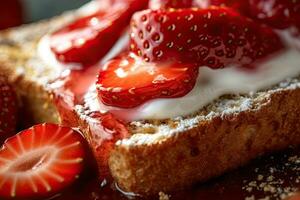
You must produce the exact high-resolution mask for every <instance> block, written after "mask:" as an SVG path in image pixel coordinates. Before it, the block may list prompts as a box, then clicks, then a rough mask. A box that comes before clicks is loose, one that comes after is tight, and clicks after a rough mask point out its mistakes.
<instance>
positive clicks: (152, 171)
mask: <svg viewBox="0 0 300 200" xmlns="http://www.w3.org/2000/svg"><path fill="white" fill-rule="evenodd" d="M299 99H300V89H293V90H284V91H280V92H275V93H273V94H272V95H271V96H270V97H269V98H268V99H265V102H262V103H264V105H263V106H261V107H260V108H259V109H255V110H248V111H243V112H240V113H238V114H228V115H226V116H223V117H220V116H219V117H214V118H213V119H212V120H209V121H201V122H199V124H198V125H197V126H196V127H194V128H192V129H190V130H187V131H185V132H180V133H177V134H176V135H174V136H173V137H170V138H167V139H165V140H163V141H160V142H157V143H154V144H150V145H132V146H124V145H117V146H116V148H115V149H114V150H113V152H112V153H111V156H110V159H109V166H110V170H111V173H112V175H113V177H114V178H115V180H116V181H117V183H118V184H119V186H120V187H121V188H122V189H124V190H125V191H132V192H135V193H138V194H144V195H145V194H146V195H148V194H155V193H158V192H159V191H172V190H176V189H179V188H184V187H186V186H189V185H191V184H193V183H195V182H198V181H205V180H208V179H210V178H212V177H215V176H218V175H220V174H222V173H224V172H226V171H228V170H231V169H234V168H237V167H239V166H242V165H244V164H246V163H247V162H249V161H250V160H251V159H253V158H256V157H257V156H259V155H262V154H266V153H268V152H270V151H276V150H280V149H283V148H286V147H288V146H290V145H299V144H300V137H299V136H300V119H299V116H300V105H299V103H298V101H299Z"/></svg>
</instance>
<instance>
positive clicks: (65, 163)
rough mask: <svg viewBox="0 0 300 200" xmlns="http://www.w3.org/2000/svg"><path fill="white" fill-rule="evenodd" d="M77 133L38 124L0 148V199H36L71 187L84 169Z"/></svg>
mask: <svg viewBox="0 0 300 200" xmlns="http://www.w3.org/2000/svg"><path fill="white" fill-rule="evenodd" d="M85 145H86V144H85V141H84V139H83V137H82V136H81V135H80V133H78V132H76V131H74V130H73V129H71V128H67V127H61V126H58V125H54V124H40V125H36V126H33V127H32V128H30V129H27V130H25V131H22V132H20V133H18V134H17V135H15V136H13V137H11V138H9V139H8V140H7V141H6V142H5V143H4V145H3V147H2V148H1V149H0V197H2V198H28V199H31V198H37V197H46V196H49V195H53V194H55V193H57V192H60V191H61V190H62V189H64V188H66V187H67V186H69V185H71V184H72V183H73V182H74V181H75V180H76V179H77V178H78V176H79V175H80V173H81V172H82V170H83V168H84V162H83V161H84V160H85V156H86V146H85Z"/></svg>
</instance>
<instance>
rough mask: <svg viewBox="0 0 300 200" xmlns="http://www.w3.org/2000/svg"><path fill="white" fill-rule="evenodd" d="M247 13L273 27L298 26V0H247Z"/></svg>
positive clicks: (299, 17)
mask: <svg viewBox="0 0 300 200" xmlns="http://www.w3.org/2000/svg"><path fill="white" fill-rule="evenodd" d="M248 1H249V4H250V5H249V9H250V11H249V14H250V16H251V17H253V18H255V19H257V20H260V21H261V22H263V23H266V24H268V25H270V26H272V27H274V28H280V29H283V28H288V27H293V26H298V27H300V0H248Z"/></svg>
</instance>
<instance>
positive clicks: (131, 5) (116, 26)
mask: <svg viewBox="0 0 300 200" xmlns="http://www.w3.org/2000/svg"><path fill="white" fill-rule="evenodd" d="M99 3H102V1H99ZM147 3H148V0H129V1H128V0H114V1H112V0H111V1H109V3H108V4H109V5H110V6H109V8H105V9H103V8H102V9H99V10H98V11H97V12H96V13H94V14H92V15H89V16H86V17H83V18H80V19H78V20H76V21H74V22H72V23H71V24H69V25H68V26H66V27H63V28H62V29H60V30H58V31H56V32H54V33H53V34H52V35H51V37H50V47H51V50H52V51H53V53H54V54H55V56H56V58H57V59H58V60H59V61H61V62H63V63H80V64H82V65H85V66H89V65H92V64H94V63H96V62H97V61H99V60H100V59H101V58H103V57H104V56H105V55H106V53H108V51H109V50H110V49H111V47H112V46H113V45H114V44H115V42H116V41H117V40H118V39H119V37H120V35H121V34H122V32H123V31H124V29H125V28H126V27H127V25H128V23H129V21H130V18H131V16H132V14H133V13H134V12H135V11H138V10H141V9H143V8H145V7H146V6H147Z"/></svg>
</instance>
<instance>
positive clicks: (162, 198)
mask: <svg viewBox="0 0 300 200" xmlns="http://www.w3.org/2000/svg"><path fill="white" fill-rule="evenodd" d="M158 196H159V200H170V198H171V195H168V194H166V193H164V192H159V193H158Z"/></svg>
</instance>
